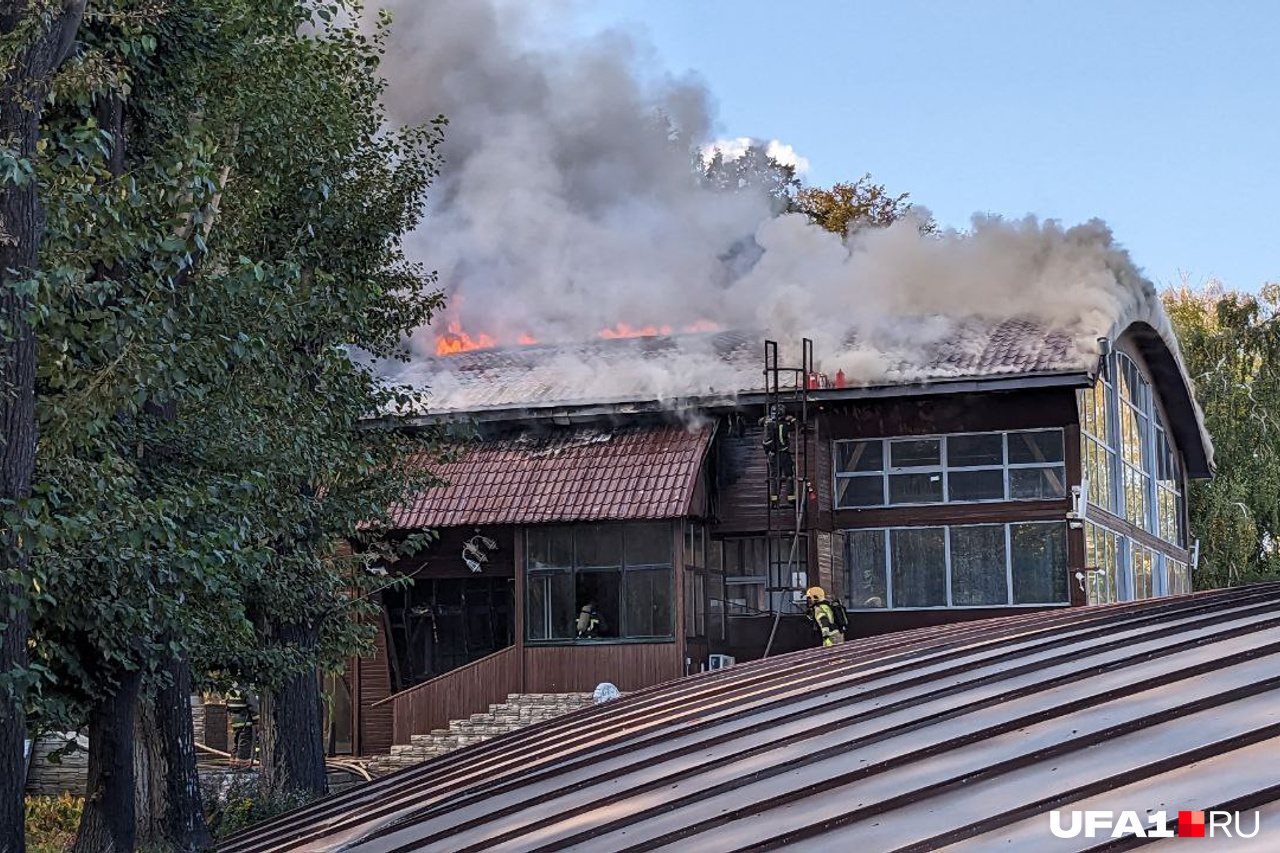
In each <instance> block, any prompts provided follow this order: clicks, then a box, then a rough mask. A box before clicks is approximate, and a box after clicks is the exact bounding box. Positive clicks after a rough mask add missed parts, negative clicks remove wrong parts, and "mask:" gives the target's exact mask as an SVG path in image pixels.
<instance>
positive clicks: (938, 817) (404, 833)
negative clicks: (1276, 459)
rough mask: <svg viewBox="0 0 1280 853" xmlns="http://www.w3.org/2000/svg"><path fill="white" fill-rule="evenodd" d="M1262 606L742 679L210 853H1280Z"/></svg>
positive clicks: (852, 649)
mask: <svg viewBox="0 0 1280 853" xmlns="http://www.w3.org/2000/svg"><path fill="white" fill-rule="evenodd" d="M1277 605H1280V585H1276V584H1270V585H1259V586H1254V587H1245V588H1240V589H1235V590H1226V591H1216V592H1207V593H1198V594H1195V595H1190V596H1180V597H1174V598H1163V599H1152V600H1147V601H1142V602H1133V603H1124V604H1116V605H1108V606H1104V607H1089V608H1063V609H1059V610H1053V611H1044V612H1037V613H1032V614H1027V615H1021V616H1013V617H1006V618H1001V619H994V620H986V621H981V622H969V623H961V624H957V625H950V626H943V627H932V628H927V629H921V630H917V631H911V632H904V633H901V634H896V635H888V636H884V637H878V638H872V639H868V640H861V641H857V642H849V643H845V644H844V645H842V646H836V647H833V648H828V649H815V650H810V651H804V652H797V653H793V654H789V655H784V656H780V657H777V658H771V659H769V660H765V661H759V662H755V663H751V664H744V665H739V666H736V667H733V668H731V669H728V670H723V671H719V672H714V673H705V674H702V675H698V676H694V677H691V678H686V679H682V680H679V681H674V682H670V683H668V684H665V685H660V686H658V687H654V688H650V689H647V690H644V691H639V692H637V693H634V694H631V695H629V696H627V697H624V698H623V699H620V700H617V701H615V702H611V703H608V704H606V705H602V706H596V707H593V708H588V709H585V710H583V711H579V712H575V713H573V714H570V715H567V716H565V717H562V718H560V719H558V720H555V721H552V722H550V723H546V724H543V725H540V726H535V727H531V728H529V729H525V730H522V731H520V732H516V733H514V734H511V735H508V736H505V737H501V738H497V739H494V740H491V741H488V742H485V743H483V744H478V745H475V746H472V747H468V748H466V749H463V750H459V751H458V752H455V753H451V754H449V755H447V756H444V757H442V758H440V759H436V760H435V761H432V762H430V763H427V764H424V765H422V766H420V767H416V768H412V769H409V770H406V771H403V772H401V773H398V774H396V775H394V776H389V777H387V778H384V779H380V780H377V781H375V782H373V783H370V784H367V785H364V786H362V787H361V788H357V789H355V790H352V791H350V792H348V793H345V794H342V795H339V796H335V797H332V798H329V799H327V800H324V801H321V802H319V803H317V804H314V805H312V806H310V807H308V808H305V809H302V810H300V811H298V812H295V813H293V814H291V815H286V816H284V817H282V818H279V819H277V820H275V821H273V822H271V823H269V824H266V825H263V826H261V827H259V828H257V829H255V830H252V831H250V832H249V833H247V834H245V835H242V836H240V837H238V838H236V839H232V840H231V841H230V842H229V843H228V844H226V845H225V846H224V847H223V848H222V849H223V850H224V851H226V853H284V851H309V853H321V851H352V852H353V853H409V851H413V853H425V851H449V853H462V851H481V850H483V851H494V852H495V853H496V852H497V851H535V850H536V851H551V850H578V851H591V852H592V853H608V851H641V850H645V851H650V850H663V851H689V850H697V851H731V850H733V851H737V850H772V849H776V848H778V847H781V846H784V845H791V844H795V845H798V846H802V847H803V848H804V849H808V850H816V851H825V850H851V849H854V850H859V851H926V850H941V849H945V850H955V851H961V850H963V851H981V850H994V849H999V850H1013V851H1058V850H1062V851H1068V850H1102V849H1117V848H1116V847H1115V846H1113V845H1115V844H1116V843H1117V842H1116V841H1115V840H1114V839H1111V838H1109V837H1108V838H1093V839H1090V838H1084V837H1078V838H1071V839H1063V838H1056V837H1054V836H1053V835H1052V834H1051V833H1050V830H1049V823H1048V817H1047V815H1048V813H1049V812H1050V811H1051V810H1063V811H1070V810H1075V809H1091V808H1092V809H1104V810H1114V811H1119V810H1123V809H1134V810H1137V811H1139V812H1140V813H1146V812H1147V811H1148V810H1167V811H1168V812H1169V814H1170V816H1171V819H1176V814H1177V812H1178V811H1179V810H1193V809H1194V810H1209V809H1216V808H1225V809H1255V808H1256V809H1261V810H1262V812H1263V821H1264V822H1263V828H1262V831H1261V833H1260V834H1259V837H1258V839H1255V840H1254V843H1258V844H1262V845H1263V846H1258V847H1250V846H1248V844H1244V843H1243V842H1242V844H1243V845H1244V846H1241V847H1239V848H1236V847H1231V848H1228V847H1224V846H1216V845H1218V842H1205V844H1206V846H1204V847H1201V848H1199V849H1215V850H1217V849H1259V850H1262V849H1275V844H1276V843H1277V842H1276V839H1280V817H1278V815H1280V808H1278V807H1277V805H1276V804H1277V803H1280V701H1278V700H1280V695H1278V694H1277V691H1278V690H1280V608H1278V607H1277ZM1269 830H1270V831H1271V832H1272V833H1273V834H1272V835H1271V842H1270V846H1266V844H1267V841H1266V840H1267V838H1268V831H1269ZM1137 841H1142V842H1149V843H1157V844H1165V845H1167V846H1169V847H1175V846H1176V845H1178V844H1181V843H1184V842H1186V840H1185V839H1176V838H1175V839H1168V840H1155V839H1129V842H1137ZM1129 842H1123V841H1122V842H1120V843H1121V844H1122V845H1126V844H1128V843H1129Z"/></svg>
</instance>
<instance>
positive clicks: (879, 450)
mask: <svg viewBox="0 0 1280 853" xmlns="http://www.w3.org/2000/svg"><path fill="white" fill-rule="evenodd" d="M836 470H837V471H842V472H844V471H883V470H884V445H883V443H882V442H880V441H879V440H877V441H841V442H839V443H837V444H836Z"/></svg>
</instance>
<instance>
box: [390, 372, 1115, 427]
mask: <svg viewBox="0 0 1280 853" xmlns="http://www.w3.org/2000/svg"><path fill="white" fill-rule="evenodd" d="M1094 375H1095V374H1093V373H1090V372H1089V371H1087V370H1083V369H1081V370H1072V371H1045V372H1038V373H1016V374H1001V375H994V376H977V377H975V376H967V377H957V378H955V379H934V380H929V381H925V382H913V383H899V384H886V385H859V386H856V387H848V388H818V389H813V390H812V391H810V399H812V400H814V401H817V402H828V401H829V402H837V401H842V400H866V399H880V398H884V397H909V396H933V395H944V394H973V393H993V392H997V391H1026V390H1032V389H1037V388H1062V387H1066V388H1086V387H1088V386H1089V385H1092V384H1093V381H1094ZM765 400H766V395H765V392H763V391H749V392H745V393H741V394H710V395H697V396H688V397H673V398H669V399H666V400H613V401H610V400H593V401H591V402H587V403H571V402H546V403H538V404H534V405H528V404H526V405H521V406H507V407H494V408H489V409H471V410H465V411H462V410H460V411H451V412H439V413H434V414H426V415H418V416H413V417H410V418H406V419H405V420H404V421H403V423H404V424H405V425H406V426H429V425H434V424H440V423H456V422H460V421H465V422H481V423H491V422H499V421H551V422H553V423H558V424H565V425H568V424H573V423H578V422H582V421H590V420H594V419H597V418H602V417H617V416H620V415H642V414H663V413H671V414H677V415H678V414H679V413H680V412H682V411H700V412H720V411H732V410H734V409H739V408H743V407H748V406H757V405H762V404H764V402H765Z"/></svg>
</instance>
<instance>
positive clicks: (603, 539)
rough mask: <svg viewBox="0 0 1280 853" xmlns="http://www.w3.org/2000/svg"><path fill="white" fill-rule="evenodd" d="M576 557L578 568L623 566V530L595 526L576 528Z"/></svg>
mask: <svg viewBox="0 0 1280 853" xmlns="http://www.w3.org/2000/svg"><path fill="white" fill-rule="evenodd" d="M573 543H574V548H575V550H574V557H575V558H576V560H577V564H578V567H579V568H581V567H582V566H620V565H622V528H621V526H620V525H617V524H595V525H590V526H585V527H577V528H574V534H573Z"/></svg>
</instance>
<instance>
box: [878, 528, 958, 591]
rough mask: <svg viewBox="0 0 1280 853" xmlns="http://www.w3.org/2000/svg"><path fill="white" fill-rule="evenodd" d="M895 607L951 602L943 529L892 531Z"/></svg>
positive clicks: (891, 556)
mask: <svg viewBox="0 0 1280 853" xmlns="http://www.w3.org/2000/svg"><path fill="white" fill-rule="evenodd" d="M890 541H891V548H890V561H891V564H892V566H893V606H894V607H937V606H941V605H944V604H946V603H947V589H946V563H945V561H946V550H945V549H946V545H945V541H944V539H943V529H942V528H941V527H918V528H910V529H906V530H892V531H890Z"/></svg>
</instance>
